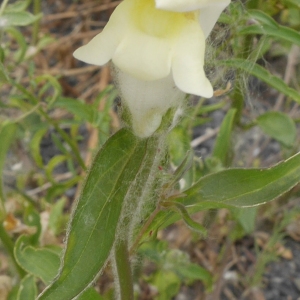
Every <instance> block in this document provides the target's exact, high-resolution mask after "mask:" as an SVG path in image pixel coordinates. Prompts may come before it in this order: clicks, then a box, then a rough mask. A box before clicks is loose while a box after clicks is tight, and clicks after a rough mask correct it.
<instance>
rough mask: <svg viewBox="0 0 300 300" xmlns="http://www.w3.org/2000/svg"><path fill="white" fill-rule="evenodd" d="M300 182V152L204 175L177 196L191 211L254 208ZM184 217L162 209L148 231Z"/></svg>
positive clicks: (146, 237)
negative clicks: (264, 165)
mask: <svg viewBox="0 0 300 300" xmlns="http://www.w3.org/2000/svg"><path fill="white" fill-rule="evenodd" d="M299 183H300V153H298V154H297V155H295V156H293V157H291V158H290V159H288V160H286V161H283V162H281V163H279V164H278V165H276V166H274V167H272V168H269V169H228V170H224V171H220V172H217V173H213V174H210V175H207V176H205V177H202V178H201V179H200V180H199V181H198V183H197V184H195V185H194V186H193V187H191V188H190V189H188V190H186V191H183V194H185V195H186V197H183V198H181V199H177V201H180V202H181V203H182V204H183V205H184V206H185V207H186V209H187V211H188V213H189V214H193V213H197V212H199V211H203V210H207V209H218V208H229V209H230V208H232V207H233V206H236V207H249V206H250V207H251V206H255V205H260V204H264V203H266V202H269V201H271V200H274V199H275V198H277V197H279V196H280V195H282V194H284V193H286V192H288V191H289V190H290V189H292V188H293V187H294V186H295V185H296V184H299ZM179 219H180V215H179V214H178V213H175V212H173V211H170V210H168V211H165V210H164V211H160V212H159V213H158V214H157V216H156V218H155V219H154V221H153V222H152V224H151V226H150V227H149V229H148V230H147V232H146V233H145V236H144V239H145V240H147V239H148V237H149V236H150V235H151V232H153V231H156V230H158V229H162V228H165V227H166V226H168V225H171V224H173V223H174V222H176V221H178V220H179Z"/></svg>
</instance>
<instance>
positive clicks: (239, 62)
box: [216, 58, 300, 103]
mask: <svg viewBox="0 0 300 300" xmlns="http://www.w3.org/2000/svg"><path fill="white" fill-rule="evenodd" d="M216 63H217V64H218V65H222V66H228V67H233V68H236V69H241V70H243V71H245V72H248V73H249V74H251V75H253V76H255V77H257V78H258V79H260V80H262V81H264V82H265V83H267V84H268V85H269V86H271V87H273V88H274V89H276V90H277V91H279V92H281V93H283V94H284V95H286V96H288V97H290V98H292V99H293V100H294V101H296V102H298V103H300V93H299V92H298V91H296V90H295V89H292V88H290V87H289V86H288V85H287V84H286V83H285V82H284V81H283V80H282V79H280V78H279V77H276V76H274V75H272V74H271V73H270V72H269V71H267V70H266V69H265V68H263V67H261V66H259V65H258V64H256V63H253V62H251V61H247V60H244V59H239V58H236V59H227V60H221V61H217V62H216Z"/></svg>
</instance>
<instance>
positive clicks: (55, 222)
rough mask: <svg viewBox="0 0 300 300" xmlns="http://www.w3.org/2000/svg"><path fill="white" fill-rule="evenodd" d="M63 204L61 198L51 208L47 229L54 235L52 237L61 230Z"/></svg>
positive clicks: (64, 201)
mask: <svg viewBox="0 0 300 300" xmlns="http://www.w3.org/2000/svg"><path fill="white" fill-rule="evenodd" d="M65 204H66V199H65V198H62V199H60V200H58V201H57V202H56V203H55V204H54V205H53V206H52V209H51V213H50V216H49V229H50V230H51V231H52V232H53V233H54V235H56V234H58V233H59V232H60V230H61V226H62V216H63V209H64V206H65Z"/></svg>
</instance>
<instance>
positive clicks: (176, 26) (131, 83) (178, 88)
mask: <svg viewBox="0 0 300 300" xmlns="http://www.w3.org/2000/svg"><path fill="white" fill-rule="evenodd" d="M229 3H230V0H156V1H154V0H124V1H123V2H122V3H121V4H120V5H119V6H118V7H117V8H116V9H115V11H114V12H113V14H112V16H111V18H110V20H109V22H108V23H107V25H106V27H105V28H104V29H103V31H102V32H101V33H100V34H98V35H97V36H96V37H94V38H93V39H92V40H91V41H90V42H89V43H88V44H87V45H85V46H82V47H80V48H79V49H77V50H76V51H75V52H74V56H75V58H77V59H79V60H82V61H84V62H86V63H90V64H95V65H104V64H106V63H107V62H109V61H110V60H111V61H112V62H113V64H114V65H115V68H116V72H115V73H116V82H117V86H118V88H119V90H120V94H121V98H122V99H123V100H124V101H125V103H126V105H127V106H128V108H129V111H130V113H131V115H132V126H133V130H134V132H135V133H136V135H138V136H140V137H147V136H150V135H151V134H152V133H153V132H154V131H155V130H156V129H157V128H158V127H159V125H160V122H161V119H162V116H163V115H164V114H165V113H166V111H167V110H168V109H169V108H170V107H173V106H175V107H176V106H178V105H179V104H180V102H181V101H182V99H183V98H184V94H185V93H190V94H195V95H199V96H202V97H207V98H209V97H212V95H213V88H212V86H211V84H210V82H209V80H208V79H207V78H206V75H205V73H204V70H203V65H204V54H205V39H206V37H207V36H208V35H209V33H210V32H211V30H212V28H213V26H214V25H215V23H216V21H217V19H218V17H219V16H220V14H221V12H222V10H223V9H224V8H225V7H226V6H227V5H228V4H229ZM125 82H126V83H125ZM154 89H156V91H154ZM151 91H152V92H151ZM146 94H147V95H146ZM151 94H153V95H152V96H151ZM154 97H156V99H154Z"/></svg>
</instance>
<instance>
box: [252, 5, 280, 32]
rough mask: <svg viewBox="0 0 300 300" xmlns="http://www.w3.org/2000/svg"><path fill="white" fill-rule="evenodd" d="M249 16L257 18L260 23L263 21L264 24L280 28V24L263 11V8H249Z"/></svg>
mask: <svg viewBox="0 0 300 300" xmlns="http://www.w3.org/2000/svg"><path fill="white" fill-rule="evenodd" d="M248 17H250V18H254V19H255V20H257V21H259V22H260V23H262V24H264V25H268V26H270V27H272V28H274V29H278V28H279V24H278V23H277V22H276V21H275V20H274V19H273V18H272V17H270V16H269V15H267V14H266V13H264V12H262V11H261V10H258V9H248V10H247V15H246V18H247V19H248Z"/></svg>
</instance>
